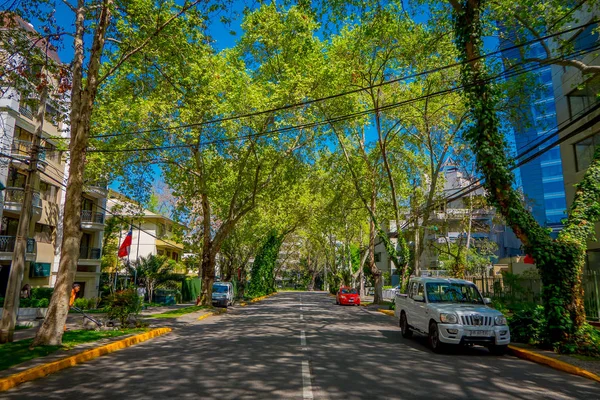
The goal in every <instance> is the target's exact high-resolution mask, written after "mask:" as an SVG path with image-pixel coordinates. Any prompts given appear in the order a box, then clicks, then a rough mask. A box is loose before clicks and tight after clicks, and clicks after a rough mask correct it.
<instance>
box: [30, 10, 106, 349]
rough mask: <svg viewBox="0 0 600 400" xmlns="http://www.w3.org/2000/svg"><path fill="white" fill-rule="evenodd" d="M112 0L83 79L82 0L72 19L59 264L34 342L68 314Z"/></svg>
mask: <svg viewBox="0 0 600 400" xmlns="http://www.w3.org/2000/svg"><path fill="white" fill-rule="evenodd" d="M112 3H113V1H112V0H105V1H104V3H103V4H102V8H101V9H100V11H99V17H98V21H97V25H96V29H95V31H94V36H93V41H92V48H91V53H90V57H89V61H88V68H87V76H86V82H85V83H84V76H83V63H84V59H85V57H84V47H83V46H84V44H83V37H84V35H85V26H84V21H85V14H86V13H87V12H88V10H87V8H86V7H85V3H84V1H83V0H79V1H78V5H77V10H76V19H75V38H74V47H75V56H74V57H73V66H72V69H73V89H72V90H71V118H70V123H71V142H70V143H69V155H70V159H69V179H68V181H67V191H66V197H65V204H64V218H63V241H62V245H61V256H60V264H59V267H58V275H57V277H56V283H55V285H54V293H53V294H52V298H51V299H50V305H49V307H48V313H47V314H46V318H45V319H44V323H43V324H42V326H41V327H40V329H39V330H38V332H37V335H36V337H35V339H34V340H33V344H32V345H33V346H39V345H60V344H62V335H63V330H64V326H65V323H66V321H67V315H68V313H69V295H70V293H71V287H72V286H73V281H74V279H75V273H76V272H77V261H78V259H79V245H80V241H81V234H82V232H81V194H82V192H83V172H84V169H85V154H86V148H87V145H88V137H89V131H90V120H91V117H92V109H93V104H94V99H95V97H96V94H97V92H98V76H99V72H100V64H101V58H102V52H103V49H104V43H105V35H106V30H107V28H108V25H109V23H110V19H111V8H112Z"/></svg>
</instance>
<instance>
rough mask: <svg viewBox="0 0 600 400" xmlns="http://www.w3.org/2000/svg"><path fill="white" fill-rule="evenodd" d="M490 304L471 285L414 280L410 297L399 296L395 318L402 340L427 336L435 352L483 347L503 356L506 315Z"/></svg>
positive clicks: (506, 339) (459, 281) (458, 281)
mask: <svg viewBox="0 0 600 400" xmlns="http://www.w3.org/2000/svg"><path fill="white" fill-rule="evenodd" d="M489 302H490V300H489V299H487V298H486V299H484V298H483V297H482V296H481V293H479V290H478V289H477V287H476V286H475V285H474V284H473V283H472V282H469V281H465V280H462V279H443V278H424V277H423V278H412V279H411V280H410V282H409V284H408V293H406V294H398V295H397V296H396V302H395V303H396V311H395V315H396V317H397V318H398V323H399V325H400V328H401V329H402V336H404V337H405V338H408V337H410V336H412V333H413V331H417V332H420V333H422V334H425V335H427V336H428V337H429V343H430V345H431V348H432V349H433V351H435V352H439V351H442V350H443V348H444V346H445V345H447V344H454V345H457V344H480V345H484V346H487V347H488V348H489V349H490V351H491V352H492V353H494V354H504V353H505V352H506V348H507V346H508V344H509V343H510V330H509V328H508V325H507V323H506V318H505V317H504V315H502V313H501V312H500V311H497V310H495V309H493V308H490V307H488V306H487V305H486V304H489Z"/></svg>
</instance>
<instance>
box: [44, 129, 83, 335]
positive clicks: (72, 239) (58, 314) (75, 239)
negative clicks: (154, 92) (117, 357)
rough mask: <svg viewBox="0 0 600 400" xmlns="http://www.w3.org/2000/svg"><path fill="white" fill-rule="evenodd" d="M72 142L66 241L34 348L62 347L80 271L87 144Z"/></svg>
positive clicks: (64, 233) (66, 207)
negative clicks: (75, 283) (73, 289)
mask: <svg viewBox="0 0 600 400" xmlns="http://www.w3.org/2000/svg"><path fill="white" fill-rule="evenodd" d="M76 128H77V129H78V130H80V131H81V130H83V125H82V124H76ZM79 134H81V132H79ZM71 143H72V144H73V146H71V158H70V169H69V172H70V175H69V180H68V183H67V193H66V199H65V206H64V207H65V212H64V219H63V241H62V246H61V255H60V264H59V267H58V275H57V277H56V283H55V284H54V292H53V293H52V298H51V299H50V305H49V307H48V313H47V314H46V318H45V319H44V323H43V324H42V326H41V327H40V329H39V330H38V332H37V335H36V337H35V339H34V342H33V346H40V345H61V344H62V335H63V332H64V326H65V323H66V321H67V315H68V313H69V295H70V294H71V288H72V286H73V282H74V280H75V273H76V271H77V261H78V259H79V245H80V241H81V229H80V223H81V192H82V189H83V167H84V154H85V143H82V142H81V141H73V142H71Z"/></svg>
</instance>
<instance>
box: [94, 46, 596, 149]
mask: <svg viewBox="0 0 600 400" xmlns="http://www.w3.org/2000/svg"><path fill="white" fill-rule="evenodd" d="M598 48H600V44H597V45H594V46H591V47H589V48H587V49H584V50H578V51H576V52H574V53H571V54H570V55H569V57H579V56H581V55H585V54H588V53H590V52H592V51H594V50H597V49H598ZM564 58H565V57H561V59H564ZM543 68H547V66H546V65H543V64H538V65H534V66H530V67H529V68H527V69H523V70H511V71H508V72H507V71H503V72H501V73H499V74H497V75H495V76H492V77H488V78H486V80H485V82H486V83H491V82H493V81H495V80H496V79H508V78H513V77H515V76H519V75H523V74H526V73H530V72H532V71H535V70H538V69H543ZM477 84H479V83H477ZM477 84H470V85H467V86H465V85H459V86H454V87H452V88H449V89H444V90H440V91H437V92H434V93H428V94H426V95H423V96H419V97H415V98H411V99H407V100H403V101H400V102H396V103H391V104H387V105H384V106H381V107H379V108H372V109H368V110H363V111H358V112H355V113H351V114H346V115H342V116H338V117H333V118H331V119H329V120H324V121H315V122H309V123H305V124H301V125H293V126H288V127H284V128H278V129H273V130H269V131H265V132H259V133H255V134H249V135H245V136H236V137H235V138H224V139H215V140H212V141H205V142H199V143H197V144H179V145H169V146H154V147H138V148H124V149H114V148H112V149H95V148H89V149H88V150H87V152H88V153H128V152H150V151H162V150H172V149H185V148H193V147H201V146H209V145H215V144H222V143H227V142H234V141H238V140H246V139H252V138H259V137H263V136H271V135H273V134H276V133H285V132H289V131H295V130H299V129H307V128H316V127H319V126H322V125H329V124H331V123H335V122H340V121H346V120H350V119H355V118H358V117H361V116H364V115H368V114H373V113H375V112H381V111H387V110H391V109H395V108H398V107H402V106H405V105H408V104H411V103H415V102H418V101H422V100H424V99H428V98H432V97H437V96H441V95H445V94H449V93H453V92H457V91H460V90H462V89H464V88H465V87H468V86H474V85H477Z"/></svg>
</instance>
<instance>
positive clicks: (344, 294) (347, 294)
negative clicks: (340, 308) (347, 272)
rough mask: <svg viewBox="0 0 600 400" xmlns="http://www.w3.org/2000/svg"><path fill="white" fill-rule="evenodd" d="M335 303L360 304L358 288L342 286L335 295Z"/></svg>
mask: <svg viewBox="0 0 600 400" xmlns="http://www.w3.org/2000/svg"><path fill="white" fill-rule="evenodd" d="M335 304H339V305H351V306H353V305H357V306H359V305H360V295H359V294H358V290H356V289H353V288H350V287H347V286H342V287H341V288H340V290H338V292H337V294H336V295H335Z"/></svg>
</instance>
